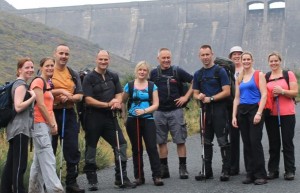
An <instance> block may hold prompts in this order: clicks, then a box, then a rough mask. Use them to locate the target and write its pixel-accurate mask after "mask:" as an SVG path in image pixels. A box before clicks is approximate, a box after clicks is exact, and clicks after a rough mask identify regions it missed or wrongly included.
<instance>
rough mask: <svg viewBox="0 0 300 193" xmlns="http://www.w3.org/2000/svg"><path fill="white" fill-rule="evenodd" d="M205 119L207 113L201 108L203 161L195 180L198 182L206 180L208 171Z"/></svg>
mask: <svg viewBox="0 0 300 193" xmlns="http://www.w3.org/2000/svg"><path fill="white" fill-rule="evenodd" d="M205 119H206V113H205V111H204V112H203V108H202V107H200V136H201V146H202V152H201V160H202V169H201V171H200V172H199V175H198V176H195V179H196V180H197V181H201V180H203V179H204V180H206V171H205V151H204V134H205Z"/></svg>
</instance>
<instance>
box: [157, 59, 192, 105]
mask: <svg viewBox="0 0 300 193" xmlns="http://www.w3.org/2000/svg"><path fill="white" fill-rule="evenodd" d="M171 68H172V72H173V74H172V76H168V75H164V74H162V72H161V68H160V66H159V65H158V66H157V68H156V71H157V78H156V81H158V82H159V81H160V80H161V79H162V78H166V79H167V86H168V98H169V97H170V94H171V91H170V86H169V84H168V82H170V80H171V79H175V80H176V82H177V86H178V90H179V95H180V96H185V94H186V93H187V92H188V90H189V88H190V86H189V84H188V83H186V82H181V81H180V78H179V74H178V66H171ZM156 81H155V82H156ZM190 99H191V97H189V99H188V101H187V102H186V103H184V104H183V105H182V106H181V107H186V106H187V104H188V102H189V101H190ZM186 108H187V107H186Z"/></svg>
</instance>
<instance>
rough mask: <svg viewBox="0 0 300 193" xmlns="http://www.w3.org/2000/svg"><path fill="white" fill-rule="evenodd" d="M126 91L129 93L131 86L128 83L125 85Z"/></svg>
mask: <svg viewBox="0 0 300 193" xmlns="http://www.w3.org/2000/svg"><path fill="white" fill-rule="evenodd" d="M124 92H126V93H129V86H128V83H126V85H125V86H124Z"/></svg>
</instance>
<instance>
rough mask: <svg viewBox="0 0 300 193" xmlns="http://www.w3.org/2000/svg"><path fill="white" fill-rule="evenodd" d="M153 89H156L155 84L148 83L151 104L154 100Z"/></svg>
mask: <svg viewBox="0 0 300 193" xmlns="http://www.w3.org/2000/svg"><path fill="white" fill-rule="evenodd" d="M153 89H154V82H152V81H148V94H149V101H150V102H152V100H153Z"/></svg>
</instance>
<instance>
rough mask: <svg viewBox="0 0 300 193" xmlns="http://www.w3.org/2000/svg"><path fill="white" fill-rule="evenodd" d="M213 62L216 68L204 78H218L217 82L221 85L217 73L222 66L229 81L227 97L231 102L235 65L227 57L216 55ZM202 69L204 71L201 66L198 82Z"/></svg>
mask: <svg viewBox="0 0 300 193" xmlns="http://www.w3.org/2000/svg"><path fill="white" fill-rule="evenodd" d="M214 63H215V65H217V66H218V67H217V69H216V70H215V73H214V76H213V77H209V78H206V79H211V78H213V79H218V80H219V83H220V85H221V80H220V76H219V73H220V70H221V68H224V69H225V71H226V73H227V76H228V79H229V83H230V96H229V97H228V100H229V101H230V102H233V99H234V95H235V77H234V74H235V65H234V63H233V61H232V60H230V59H228V58H223V57H216V59H215V61H214ZM203 71H204V68H201V69H200V73H199V77H198V81H199V82H201V81H202V75H203Z"/></svg>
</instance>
